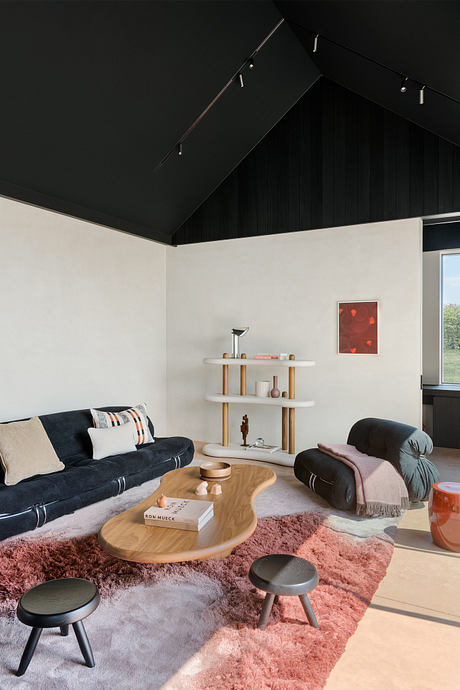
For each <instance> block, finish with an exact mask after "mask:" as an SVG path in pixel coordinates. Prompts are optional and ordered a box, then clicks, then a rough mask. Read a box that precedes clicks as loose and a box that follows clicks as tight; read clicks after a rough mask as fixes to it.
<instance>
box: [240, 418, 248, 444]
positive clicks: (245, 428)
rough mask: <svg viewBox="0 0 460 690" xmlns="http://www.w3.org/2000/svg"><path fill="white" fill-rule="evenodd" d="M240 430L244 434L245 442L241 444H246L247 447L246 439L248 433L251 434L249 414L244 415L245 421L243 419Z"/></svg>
mask: <svg viewBox="0 0 460 690" xmlns="http://www.w3.org/2000/svg"><path fill="white" fill-rule="evenodd" d="M240 431H241V434H242V436H243V443H242V444H241V445H242V446H244V447H245V448H247V446H248V444H247V443H246V439H247V437H248V434H249V421H248V415H247V414H245V415H244V416H243V421H242V423H241V426H240Z"/></svg>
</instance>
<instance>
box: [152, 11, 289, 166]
mask: <svg viewBox="0 0 460 690" xmlns="http://www.w3.org/2000/svg"><path fill="white" fill-rule="evenodd" d="M285 21H286V20H285V19H284V17H282V18H281V19H280V20H279V22H278V23H277V24H275V26H274V27H273V28H272V29H271V30H270V31H269V33H268V34H267V35H266V36H265V38H264V39H263V40H262V42H261V43H259V45H258V46H257V48H256V49H255V50H254V51H253V52H252V53H251V54H250V55H249V56H248V57H247V58H245V59H244V60H243V62H242V63H241V65H240V66H239V67H238V69H237V70H236V71H235V72H233V74H232V76H231V77H230V79H229V80H228V81H227V82H226V84H225V85H224V86H223V87H222V88H221V90H220V91H219V92H218V93H217V95H216V96H214V98H213V99H212V101H210V102H209V103H208V105H207V106H206V107H205V108H204V110H202V111H201V113H200V114H199V115H198V117H197V118H195V120H194V121H193V122H192V124H191V125H190V127H188V128H187V129H186V130H185V132H183V134H182V135H181V136H180V137H179V139H178V140H177V141H176V143H175V144H174V146H173V147H172V148H171V149H170V150H169V151H168V152H167V153H166V155H165V156H164V157H163V158H162V160H161V161H160V162H159V163H158V165H157V166H156V167H155V168H154V170H153V172H154V173H156V172H157V171H158V170H159V169H160V168H161V167H162V166H163V165H164V164H165V163H166V161H167V160H168V159H169V158H170V157H171V156H172V154H173V153H174V152H175V151H177V150H178V148H179V154H180V155H182V144H183V143H184V141H185V140H186V139H187V138H188V137H189V136H190V134H191V133H192V132H193V130H194V129H195V128H196V127H197V126H198V125H199V124H200V122H201V120H202V119H203V118H204V117H205V116H206V115H207V113H208V112H209V111H210V110H211V108H213V107H214V105H215V104H216V103H217V101H218V100H219V99H220V98H221V97H222V96H223V95H224V93H225V92H226V91H227V89H228V88H229V87H230V86H231V85H232V84H233V82H234V81H235V79H236V78H237V77H238V75H240V74H241V72H242V70H243V69H244V67H245V66H246V65H247V64H248V62H249V61H250V60H251V59H253V58H254V57H255V56H256V55H257V54H258V53H259V52H260V51H261V50H262V48H263V47H264V45H265V44H266V43H267V42H268V41H269V40H270V39H271V37H272V36H273V34H274V33H275V32H276V31H278V29H279V28H280V26H281V25H282V24H284V22H285Z"/></svg>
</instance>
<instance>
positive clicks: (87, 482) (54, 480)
mask: <svg viewBox="0 0 460 690" xmlns="http://www.w3.org/2000/svg"><path fill="white" fill-rule="evenodd" d="M184 456H186V459H183V458H184ZM191 457H193V444H192V442H191V441H190V440H189V439H187V438H182V437H180V436H175V437H171V438H158V439H156V441H155V443H151V444H149V445H144V446H141V447H140V448H139V450H136V451H133V452H131V453H125V454H124V455H114V456H111V457H108V458H104V459H103V460H93V459H92V458H90V457H86V458H85V457H80V458H79V459H78V460H77V461H75V462H74V464H72V465H70V466H68V467H67V468H66V470H65V471H64V472H56V473H53V474H48V475H46V476H36V477H33V478H31V479H27V480H25V481H23V482H20V483H19V484H16V485H15V486H5V484H4V483H0V514H5V513H18V512H20V511H22V510H27V509H28V508H30V507H31V506H33V505H37V504H42V503H44V504H47V503H52V502H53V501H65V500H67V499H69V498H72V497H74V496H77V495H78V494H84V493H85V492H89V491H92V490H94V489H96V488H98V487H101V486H103V485H104V484H107V483H109V482H111V481H116V480H117V479H118V478H119V477H130V476H132V475H136V474H140V475H143V477H145V478H143V479H142V481H147V479H148V478H153V477H156V476H158V475H159V474H162V473H163V471H168V470H169V469H174V467H180V466H181V464H188V463H189V462H190V460H191ZM165 463H169V467H168V468H167V469H163V470H162V471H156V469H157V468H158V467H159V466H161V465H163V464H165ZM131 484H132V483H131V482H130V485H131Z"/></svg>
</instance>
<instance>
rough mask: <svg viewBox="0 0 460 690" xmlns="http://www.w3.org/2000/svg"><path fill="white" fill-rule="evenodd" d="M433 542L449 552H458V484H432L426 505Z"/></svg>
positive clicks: (459, 529)
mask: <svg viewBox="0 0 460 690" xmlns="http://www.w3.org/2000/svg"><path fill="white" fill-rule="evenodd" d="M428 512H429V515H430V528H431V536H432V537H433V541H434V542H435V543H436V544H437V545H438V546H442V548H443V549H449V551H460V483H459V482H437V483H436V484H433V486H432V489H431V492H430V499H429V503H428Z"/></svg>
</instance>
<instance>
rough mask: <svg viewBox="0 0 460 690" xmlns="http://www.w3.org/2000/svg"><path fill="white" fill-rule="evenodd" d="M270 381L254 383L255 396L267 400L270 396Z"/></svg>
mask: <svg viewBox="0 0 460 690" xmlns="http://www.w3.org/2000/svg"><path fill="white" fill-rule="evenodd" d="M270 386H271V382H270V381H256V396H257V397H258V398H268V396H269V395H270Z"/></svg>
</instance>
